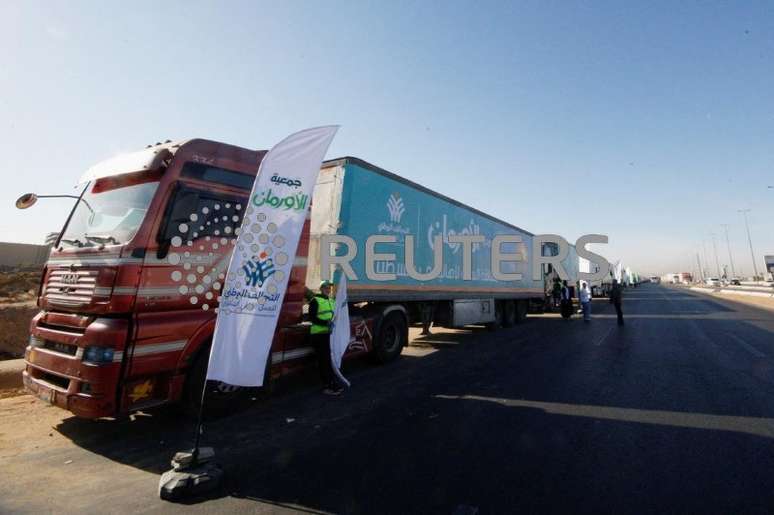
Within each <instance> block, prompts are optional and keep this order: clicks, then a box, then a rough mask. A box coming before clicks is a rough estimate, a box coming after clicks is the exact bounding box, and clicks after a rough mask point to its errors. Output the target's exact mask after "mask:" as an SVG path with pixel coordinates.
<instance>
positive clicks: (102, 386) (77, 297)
mask: <svg viewBox="0 0 774 515" xmlns="http://www.w3.org/2000/svg"><path fill="white" fill-rule="evenodd" d="M264 155H265V152H264V151H252V150H247V149H244V148H239V147H235V146H232V145H227V144H223V143H217V142H213V141H207V140H202V139H194V140H189V141H183V142H175V143H173V142H168V143H164V144H156V145H154V146H149V147H148V148H146V149H145V150H143V151H140V152H136V153H133V154H129V155H126V156H122V157H120V158H117V159H112V160H108V161H105V162H103V163H100V164H98V165H96V166H95V167H93V168H91V169H90V170H89V171H88V172H87V174H86V175H85V176H84V181H82V182H88V184H87V186H86V187H85V189H84V192H83V195H82V197H81V199H80V200H79V201H78V202H77V204H76V206H75V207H74V209H73V211H72V213H71V214H70V217H69V218H68V220H67V222H66V224H65V227H64V229H63V231H62V233H61V235H60V238H59V240H58V241H57V243H56V246H55V247H54V249H53V250H52V252H51V256H50V259H49V261H48V263H47V265H46V267H45V269H44V273H43V278H42V282H41V286H40V291H39V296H38V306H39V307H40V309H41V311H40V313H38V314H37V315H36V316H35V318H34V319H33V320H32V323H31V327H30V341H29V346H28V347H27V350H26V352H25V360H26V370H25V371H24V384H25V386H26V388H27V389H28V390H29V391H31V392H32V393H34V394H36V395H37V396H38V397H40V398H42V399H44V400H46V401H47V402H50V403H51V404H53V405H56V406H59V407H61V408H63V409H66V410H69V411H71V412H73V413H74V414H75V415H77V416H80V417H85V418H96V417H104V416H118V415H122V414H126V413H128V412H131V411H135V410H140V409H145V408H149V407H152V406H157V405H162V404H165V403H170V402H177V401H184V402H186V404H188V405H189V406H190V407H191V408H193V409H195V407H196V406H197V405H198V403H199V399H200V396H201V391H202V387H203V385H204V374H205V372H206V364H207V359H208V349H209V346H210V342H211V337H212V334H213V330H214V326H215V318H216V314H217V311H218V301H219V298H220V291H221V288H222V285H223V283H224V281H223V279H224V278H225V274H227V273H228V270H227V267H228V263H229V259H230V255H231V251H232V248H233V246H234V245H235V243H236V237H237V235H238V233H239V231H240V224H241V220H242V213H243V212H244V211H245V210H246V209H247V207H248V206H247V201H248V197H249V193H250V190H251V188H252V184H253V182H254V180H255V175H256V173H257V170H258V166H259V164H260V161H261V159H262V158H263V156H264ZM255 237H256V239H258V240H260V239H261V238H262V237H263V235H261V234H256V235H255ZM308 249H309V219H308V218H307V221H306V223H305V226H304V230H303V232H302V236H301V241H300V243H299V247H298V252H297V255H296V258H295V262H294V266H293V269H292V271H291V274H290V278H289V285H288V289H287V292H286V295H285V299H284V303H283V307H282V310H281V313H280V315H279V322H278V326H277V331H276V333H275V336H274V340H273V343H272V351H271V353H270V355H269V361H270V363H269V364H268V365H269V366H267V368H266V374H265V378H264V380H265V383H264V384H267V383H270V382H271V381H273V380H274V379H276V378H277V377H279V376H281V375H283V374H286V373H289V372H291V371H294V370H297V369H300V368H303V367H304V366H306V364H308V363H309V362H310V361H313V360H314V351H313V349H312V348H311V347H310V346H309V344H308V338H307V337H308V332H309V329H308V323H307V322H304V315H303V309H302V308H303V306H304V303H305V294H306V287H305V279H306V272H307V271H306V262H307V260H306V256H307V252H308ZM351 323H352V335H353V338H352V341H351V344H350V348H349V350H348V353H347V357H349V356H353V355H356V354H362V353H366V352H369V351H370V350H372V347H373V342H372V335H373V334H374V330H375V329H376V330H378V329H379V328H378V327H375V324H378V323H379V322H378V318H377V317H374V316H369V314H368V311H364V312H362V313H359V312H358V311H357V310H354V311H353V312H352V314H351ZM406 325H407V323H406ZM398 329H399V331H398V333H399V334H398V340H396V342H395V343H396V345H398V346H399V347H402V345H403V344H405V340H406V337H407V333H406V330H405V327H399V328H398ZM392 332H393V333H394V332H395V331H392ZM391 334H392V333H391ZM399 351H400V348H398V353H399ZM208 388H211V389H212V390H213V391H212V395H213V396H214V398H215V402H217V401H218V399H219V400H220V401H221V402H223V403H228V402H230V401H231V400H233V397H234V395H235V394H236V393H238V392H237V391H236V388H234V387H230V386H229V385H225V384H222V383H217V384H210V385H208ZM207 402H208V403H209V402H210V401H209V400H208V401H207Z"/></svg>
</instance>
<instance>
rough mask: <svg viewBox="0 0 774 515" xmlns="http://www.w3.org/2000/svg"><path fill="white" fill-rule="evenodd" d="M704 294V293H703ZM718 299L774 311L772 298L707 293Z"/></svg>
mask: <svg viewBox="0 0 774 515" xmlns="http://www.w3.org/2000/svg"><path fill="white" fill-rule="evenodd" d="M702 293H704V292H702ZM707 293H709V294H710V295H712V296H713V297H715V298H717V299H725V300H731V301H734V302H739V303H740V304H746V305H748V306H755V307H758V308H764V309H770V310H772V311H774V299H773V298H771V297H756V296H753V295H734V294H733V293H713V292H707Z"/></svg>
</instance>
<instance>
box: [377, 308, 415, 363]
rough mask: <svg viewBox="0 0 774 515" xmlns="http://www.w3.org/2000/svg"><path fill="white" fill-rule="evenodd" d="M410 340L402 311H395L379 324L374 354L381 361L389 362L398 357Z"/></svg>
mask: <svg viewBox="0 0 774 515" xmlns="http://www.w3.org/2000/svg"><path fill="white" fill-rule="evenodd" d="M407 341H408V325H406V319H405V318H403V315H402V314H401V313H398V312H395V311H393V312H392V313H389V314H387V316H386V317H384V319H383V320H382V323H381V324H380V326H379V332H378V334H377V335H376V340H375V341H374V356H375V357H376V359H377V360H378V361H379V362H380V363H388V362H390V361H392V360H394V359H395V358H397V357H398V356H399V355H400V353H401V351H402V350H403V347H404V345H406V342H407Z"/></svg>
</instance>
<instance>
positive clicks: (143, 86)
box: [0, 1, 774, 273]
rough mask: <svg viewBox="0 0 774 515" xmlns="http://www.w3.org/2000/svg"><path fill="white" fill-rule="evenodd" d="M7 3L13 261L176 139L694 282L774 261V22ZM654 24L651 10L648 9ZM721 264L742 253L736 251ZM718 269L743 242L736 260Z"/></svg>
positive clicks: (4, 96) (736, 10)
mask: <svg viewBox="0 0 774 515" xmlns="http://www.w3.org/2000/svg"><path fill="white" fill-rule="evenodd" d="M625 4H627V3H626V2H582V3H571V2H543V1H539V2H530V3H517V2H503V3H496V2H430V1H420V2H415V3H409V2H395V1H390V2H387V1H384V2H366V1H356V2H336V1H329V2H317V1H314V2H312V1H310V2H270V3H268V2H267V3H263V2H243V3H238V2H217V3H216V2H184V3H175V4H173V3H168V2H153V3H150V2H120V3H119V2H60V3H49V2H45V3H34V2H29V1H25V2H8V1H6V2H2V3H0V19H2V20H3V21H2V23H3V31H2V32H0V48H2V49H3V51H2V52H0V155H2V158H3V172H2V174H3V178H4V183H5V184H4V187H3V188H2V191H0V241H21V242H41V241H42V239H43V237H44V235H45V234H46V233H47V232H49V231H56V230H59V229H60V228H61V224H62V221H63V219H64V217H65V215H66V213H67V211H68V208H69V203H68V202H64V201H48V202H46V203H45V204H44V203H43V201H41V202H40V203H39V204H38V205H36V206H35V207H34V208H32V209H29V210H27V211H18V210H16V209H15V208H14V207H13V201H14V200H15V198H16V197H17V196H18V195H19V194H21V193H23V192H26V191H36V192H39V193H62V192H72V191H73V186H74V183H75V182H76V180H77V178H78V177H79V176H80V174H81V173H82V171H84V170H85V169H86V168H87V167H88V166H90V165H91V164H93V163H95V162H97V161H100V160H102V159H104V158H107V157H110V156H112V155H113V154H115V153H118V152H123V151H132V150H138V149H140V148H142V147H144V146H145V145H146V144H148V143H152V142H156V141H163V140H164V139H167V138H169V139H173V140H174V139H183V138H189V137H205V138H210V139H216V140H221V141H225V142H229V143H234V144H238V145H242V146H246V147H251V148H268V147H270V146H271V145H272V144H273V143H276V142H277V141H279V140H280V139H281V138H282V137H284V136H285V135H287V134H289V133H290V132H293V131H296V130H298V129H302V128H306V127H309V126H314V125H322V124H331V123H337V124H341V125H342V129H341V130H340V132H339V134H338V136H337V137H336V140H335V141H334V144H333V147H332V149H331V152H330V154H329V156H330V157H335V156H339V155H345V154H348V155H355V156H358V157H362V158H364V159H366V160H368V161H370V162H372V163H375V164H377V165H380V166H382V167H384V168H386V169H388V170H391V171H394V172H396V173H398V174H400V175H403V176H405V177H407V178H409V179H412V180H415V181H417V182H419V183H421V184H424V185H426V186H428V187H430V188H433V189H435V190H437V191H439V192H442V193H444V194H447V195H449V196H451V197H454V198H457V199H459V200H461V201H463V202H466V203H468V204H470V205H472V206H475V207H478V208H480V209H482V210H485V211H487V212H489V213H492V214H494V215H496V216H498V217H501V218H503V219H506V220H508V221H511V222H513V223H515V224H517V225H519V226H521V227H524V228H525V229H528V230H530V231H533V232H554V233H559V234H562V235H564V236H565V237H567V238H568V239H570V240H571V241H574V240H575V238H577V237H578V236H579V235H580V234H584V233H589V232H594V233H603V234H607V235H609V237H610V245H608V246H606V248H605V250H604V254H605V255H606V256H607V257H609V258H610V259H612V260H614V259H619V258H620V259H623V260H624V261H625V262H627V263H630V264H631V265H632V266H633V267H635V268H637V269H639V270H641V271H642V272H648V273H649V272H666V271H671V270H675V269H678V268H679V269H683V270H691V269H692V268H693V267H694V266H693V265H694V262H695V257H694V253H695V252H696V250H697V249H700V248H701V242H702V239H704V240H706V242H707V244H706V245H707V249H708V253H709V254H710V256H709V257H710V262H711V263H712V264H713V269H714V255H713V254H712V244H711V240H710V236H709V234H710V233H711V232H715V233H717V234H718V235H722V228H721V227H720V225H719V224H722V223H727V224H729V229H730V236H731V243H732V250H733V252H734V259H735V263H736V265H737V269H743V270H744V271H745V272H747V273H749V272H750V271H751V264H750V253H749V249H748V248H747V241H746V236H745V233H744V225H743V221H742V217H741V215H740V214H739V213H737V211H736V210H737V209H739V208H751V209H752V210H753V211H752V212H751V213H750V222H751V231H752V235H753V243H754V245H755V247H756V248H755V250H756V253H757V254H758V255H759V267H762V261H763V259H762V255H763V254H764V253H770V254H774V189H767V185H774V4H772V3H771V2H760V3H756V2H723V3H717V4H712V3H709V2H695V3H694V2H690V3H689V2H682V3H674V2H664V3H661V4H655V3H654V4H652V5H639V6H636V5H633V3H632V5H625ZM643 4H644V3H643ZM721 243H722V245H721ZM718 253H719V257H720V261H721V264H723V263H727V262H728V259H727V257H726V256H727V252H726V248H725V242H724V241H723V240H722V239H719V240H718Z"/></svg>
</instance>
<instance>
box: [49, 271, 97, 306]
mask: <svg viewBox="0 0 774 515" xmlns="http://www.w3.org/2000/svg"><path fill="white" fill-rule="evenodd" d="M98 273H99V271H98V270H69V269H62V270H52V271H51V273H50V274H49V276H48V281H47V282H46V287H45V290H44V296H45V297H46V300H48V301H49V302H51V303H52V304H61V305H64V306H81V305H87V304H89V303H90V302H91V300H92V297H93V296H94V290H95V288H96V283H97V274H98Z"/></svg>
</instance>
